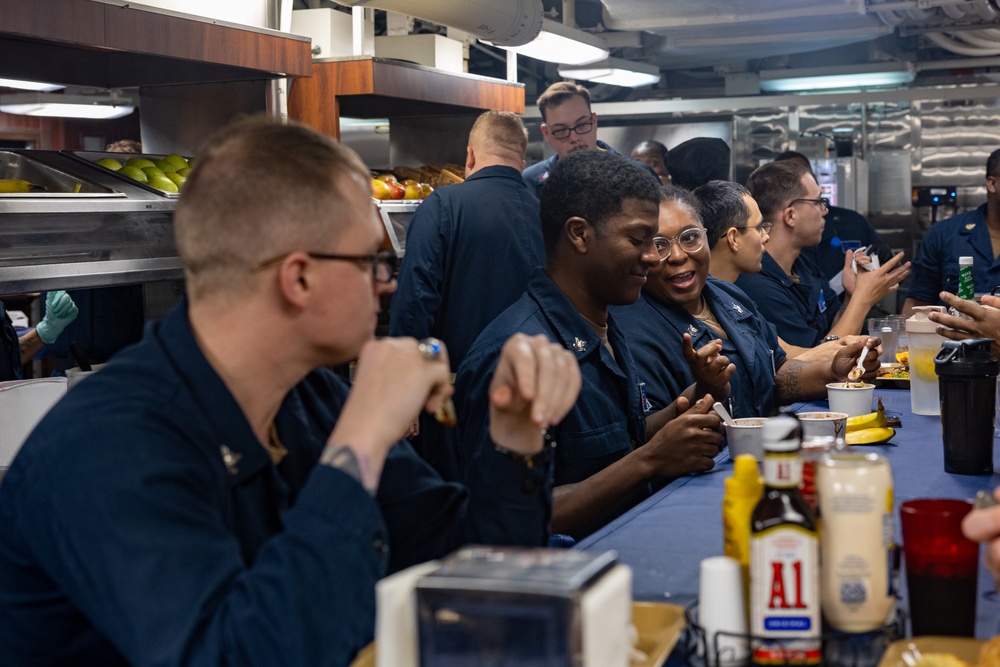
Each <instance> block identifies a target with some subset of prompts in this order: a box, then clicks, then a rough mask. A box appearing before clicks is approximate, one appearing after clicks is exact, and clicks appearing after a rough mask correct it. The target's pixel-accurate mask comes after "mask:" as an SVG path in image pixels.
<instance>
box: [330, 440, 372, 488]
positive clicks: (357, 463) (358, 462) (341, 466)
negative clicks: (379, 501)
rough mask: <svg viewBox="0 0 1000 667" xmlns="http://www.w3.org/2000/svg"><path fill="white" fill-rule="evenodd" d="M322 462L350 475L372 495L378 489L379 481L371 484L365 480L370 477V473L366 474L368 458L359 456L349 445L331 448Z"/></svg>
mask: <svg viewBox="0 0 1000 667" xmlns="http://www.w3.org/2000/svg"><path fill="white" fill-rule="evenodd" d="M320 463H323V464H325V465H328V466H330V467H331V468H336V469H338V470H340V471H341V472H344V473H346V474H347V475H350V476H351V477H353V478H354V479H355V481H357V483H358V484H360V485H361V486H363V487H364V488H365V490H366V491H367V492H368V493H369V494H370V495H372V496H374V495H375V492H376V491H378V484H377V483H375V484H373V485H371V486H369V485H368V484H367V483H366V482H365V478H366V477H370V475H366V474H364V473H365V472H367V470H368V459H367V458H366V457H364V456H362V457H360V458H358V455H357V454H356V453H355V452H354V449H352V448H351V447H349V446H347V445H341V446H340V447H335V448H333V449H332V450H330V452H329V453H326V452H324V454H323V457H322V458H321V459H320Z"/></svg>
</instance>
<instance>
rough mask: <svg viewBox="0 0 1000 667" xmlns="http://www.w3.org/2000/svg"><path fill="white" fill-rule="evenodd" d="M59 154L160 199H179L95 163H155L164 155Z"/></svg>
mask: <svg viewBox="0 0 1000 667" xmlns="http://www.w3.org/2000/svg"><path fill="white" fill-rule="evenodd" d="M61 152H62V153H64V154H66V155H69V156H70V157H72V158H73V159H75V160H77V161H80V162H86V163H87V164H89V165H91V166H92V167H93V168H94V169H101V170H102V171H104V172H106V173H108V174H113V175H114V177H115V178H118V179H121V180H123V181H125V182H126V183H128V184H129V185H133V186H135V187H137V188H142V189H143V190H148V191H149V192H152V193H154V194H158V195H160V196H161V197H169V198H170V199H177V198H178V197H180V193H178V192H167V191H166V190H161V189H159V188H154V187H153V186H151V185H149V184H147V183H140V182H139V181H136V180H134V179H131V178H128V177H127V176H122V175H120V174H118V173H117V172H115V171H114V170H112V169H108V168H107V167H102V166H101V165H99V164H97V163H96V161H97V160H100V159H101V158H111V159H112V160H118V161H119V162H121V163H124V162H125V161H126V160H130V159H132V158H146V159H147V160H153V161H156V160H162V159H163V158H164V157H166V155H161V154H157V153H107V152H104V151H61ZM188 159H190V158H188Z"/></svg>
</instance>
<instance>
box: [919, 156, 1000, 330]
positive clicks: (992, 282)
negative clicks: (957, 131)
mask: <svg viewBox="0 0 1000 667" xmlns="http://www.w3.org/2000/svg"><path fill="white" fill-rule="evenodd" d="M962 256H967V257H972V258H973V262H972V277H973V281H974V282H975V291H976V292H977V293H984V292H990V291H991V290H992V289H993V288H994V287H996V286H997V285H1000V149H997V150H995V151H993V152H992V153H990V156H989V158H987V160H986V203H985V204H983V205H981V206H980V207H979V208H977V209H975V210H973V211H967V212H965V213H960V214H958V215H956V216H954V217H951V218H948V219H947V220H942V221H941V222H937V223H935V224H934V226H932V227H931V228H930V229H929V230H928V231H927V234H925V235H924V238H923V240H922V241H921V242H920V249H919V250H918V251H917V258H916V259H915V260H914V262H913V280H912V281H911V282H910V291H909V293H908V294H907V295H906V301H905V302H903V314H904V315H906V316H909V315H911V314H912V311H913V307H914V306H932V305H935V304H939V303H942V302H941V300H940V297H939V296H938V295H939V294H940V293H941V292H950V293H952V294H955V293H957V292H958V258H959V257H962Z"/></svg>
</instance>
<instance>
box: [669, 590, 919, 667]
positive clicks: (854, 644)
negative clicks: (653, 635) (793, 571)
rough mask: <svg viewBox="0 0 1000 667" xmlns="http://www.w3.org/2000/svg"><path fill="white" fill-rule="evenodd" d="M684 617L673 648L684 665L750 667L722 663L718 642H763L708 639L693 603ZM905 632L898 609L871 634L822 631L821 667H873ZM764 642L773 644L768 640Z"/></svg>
mask: <svg viewBox="0 0 1000 667" xmlns="http://www.w3.org/2000/svg"><path fill="white" fill-rule="evenodd" d="M684 616H685V620H686V621H687V627H686V628H685V630H684V635H683V636H682V637H681V640H680V642H679V643H678V647H677V650H678V651H679V652H680V653H681V655H682V656H683V659H684V664H687V665H691V666H692V667H750V666H751V665H752V662H751V659H750V658H749V657H747V658H746V660H743V661H739V662H733V661H729V660H726V659H725V655H724V653H723V654H721V655H720V653H719V647H720V645H721V644H722V641H721V640H722V639H723V638H724V637H725V638H731V639H744V640H746V642H747V643H748V645H752V644H753V643H754V642H755V641H763V638H762V637H755V636H753V635H750V634H739V633H732V632H724V631H719V632H716V633H713V636H712V637H707V636H706V633H705V629H704V628H703V627H702V626H701V625H699V623H698V602H697V600H696V601H694V602H692V603H691V604H689V605H688V606H687V607H686V608H685V611H684ZM905 628H906V615H905V613H904V612H903V610H902V609H899V608H897V609H896V614H895V616H894V617H893V619H892V620H891V621H890V622H889V623H886V624H885V625H883V626H882V627H881V628H879V629H878V630H874V631H872V632H867V633H864V634H848V633H844V632H838V631H835V630H826V629H825V630H824V632H823V635H822V642H823V662H822V664H823V665H824V667H876V666H877V665H878V664H879V662H880V660H881V658H882V654H883V653H884V652H885V650H886V648H888V646H889V644H891V643H892V642H894V641H896V640H897V639H900V638H901V637H904V636H905ZM768 641H771V642H773V641H775V640H774V639H773V638H769V639H768ZM709 642H712V643H713V645H714V648H715V650H713V651H709V650H708V648H709ZM710 655H714V656H718V657H717V659H715V660H710V659H709V658H708V656H710Z"/></svg>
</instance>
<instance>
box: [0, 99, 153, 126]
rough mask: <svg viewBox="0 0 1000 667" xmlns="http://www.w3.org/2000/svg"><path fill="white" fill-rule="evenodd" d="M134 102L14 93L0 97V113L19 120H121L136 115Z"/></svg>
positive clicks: (128, 100)
mask: <svg viewBox="0 0 1000 667" xmlns="http://www.w3.org/2000/svg"><path fill="white" fill-rule="evenodd" d="M135 106H136V105H135V101H134V100H133V99H132V98H131V97H129V96H127V95H120V94H118V93H115V92H111V93H103V94H99V95H69V94H65V93H62V94H60V93H37V92H36V93H14V94H12V95H0V111H2V112H4V113H10V114H18V115H21V116H49V117H55V118H89V119H96V120H107V119H110V118H121V117H122V116H127V115H129V114H130V113H132V112H133V111H135Z"/></svg>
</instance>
